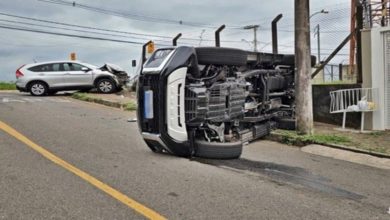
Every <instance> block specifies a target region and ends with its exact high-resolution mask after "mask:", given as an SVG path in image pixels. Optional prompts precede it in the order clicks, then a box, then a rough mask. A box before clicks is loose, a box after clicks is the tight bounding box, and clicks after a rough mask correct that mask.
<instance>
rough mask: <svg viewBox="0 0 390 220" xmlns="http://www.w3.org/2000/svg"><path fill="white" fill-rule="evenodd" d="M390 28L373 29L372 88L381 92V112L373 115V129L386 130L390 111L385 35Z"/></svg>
mask: <svg viewBox="0 0 390 220" xmlns="http://www.w3.org/2000/svg"><path fill="white" fill-rule="evenodd" d="M389 31H390V27H378V28H373V29H371V51H372V53H371V79H372V81H371V82H372V87H375V88H378V91H379V100H380V101H379V104H378V106H379V110H378V111H375V112H374V113H373V114H372V115H373V116H372V120H373V129H374V130H384V129H386V124H385V120H386V113H387V111H390V109H386V105H385V98H386V97H385V82H386V78H385V75H386V74H385V71H386V69H385V63H384V61H385V48H384V33H386V32H389Z"/></svg>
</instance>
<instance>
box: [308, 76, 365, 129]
mask: <svg viewBox="0 0 390 220" xmlns="http://www.w3.org/2000/svg"><path fill="white" fill-rule="evenodd" d="M353 88H361V85H360V84H336V85H313V117H314V121H317V122H324V123H328V124H335V125H340V127H341V124H342V122H343V114H342V113H335V114H330V113H329V109H330V95H329V92H330V91H335V90H339V89H353ZM360 117H361V113H359V112H353V113H347V120H346V126H347V127H350V128H360Z"/></svg>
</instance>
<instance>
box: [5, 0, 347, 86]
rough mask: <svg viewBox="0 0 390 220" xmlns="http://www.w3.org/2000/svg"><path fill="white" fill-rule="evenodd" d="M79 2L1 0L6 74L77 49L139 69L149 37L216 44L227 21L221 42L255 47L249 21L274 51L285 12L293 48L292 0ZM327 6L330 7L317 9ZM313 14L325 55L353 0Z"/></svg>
mask: <svg viewBox="0 0 390 220" xmlns="http://www.w3.org/2000/svg"><path fill="white" fill-rule="evenodd" d="M74 2H75V5H74V6H73V4H72V3H73V1H70V0H0V33H1V34H0V45H1V47H0V67H1V68H0V81H15V71H16V69H18V68H19V67H20V66H21V65H23V64H29V63H34V62H44V61H52V60H67V59H69V56H70V53H72V52H74V53H76V56H77V59H78V60H81V61H83V62H87V63H91V64H94V65H96V66H102V65H103V64H104V63H114V64H117V65H119V66H121V67H122V68H123V69H125V70H126V71H127V72H128V73H129V74H130V75H133V74H135V71H136V68H134V67H132V66H131V60H134V59H135V60H137V61H138V60H139V59H140V57H141V51H142V46H141V45H142V44H144V43H146V42H147V41H149V40H153V41H154V42H155V43H156V47H157V48H161V47H164V46H169V45H171V41H172V39H173V38H174V37H175V36H176V35H177V34H178V33H182V38H181V39H179V40H178V45H188V46H214V45H215V42H214V32H215V30H216V29H217V28H218V27H219V26H220V25H222V24H225V25H226V28H225V29H224V30H223V31H222V32H221V46H222V47H234V48H241V49H244V50H253V49H254V45H253V40H254V36H253V35H254V33H253V30H246V29H244V28H243V27H245V26H247V25H259V29H258V31H257V42H258V50H259V51H261V52H272V46H271V21H272V20H273V18H275V17H276V16H277V15H278V14H280V13H282V14H283V18H282V19H281V20H280V21H279V23H278V29H279V32H278V41H279V53H289V54H292V53H294V1H293V0H273V1H265V0H263V1H259V0H241V1H236V0H235V1H233V0H197V1H181V0H164V1H156V0H153V1H152V0H110V1H107V0H94V1H92V0H78V1H74ZM322 9H325V10H327V11H329V13H328V14H322V13H316V12H318V11H321V10H322ZM310 14H311V15H313V17H312V18H311V19H310V22H311V31H312V32H313V33H312V34H311V45H312V46H311V48H312V54H313V55H317V53H318V50H317V39H318V38H317V36H316V35H315V34H314V28H315V26H316V25H320V48H321V51H320V54H321V60H324V59H325V58H326V57H327V56H328V55H329V54H330V53H331V52H332V50H333V49H335V48H336V47H337V46H338V44H339V43H340V42H341V41H342V40H343V39H344V38H345V37H346V36H347V35H348V32H349V27H350V24H349V19H350V1H349V0H327V1H323V0H310ZM314 14H315V15H314ZM59 23H61V24H59ZM64 24H65V25H64ZM75 25H78V26H79V27H76V26H75ZM80 26H82V27H80ZM4 27H7V28H19V29H28V30H34V31H44V32H54V33H62V34H70V35H78V36H87V37H94V38H96V37H98V38H105V39H109V40H119V41H127V42H112V41H103V40H95V39H83V38H75V37H69V36H59V35H51V34H43V33H36V32H27V31H20V30H13V29H7V28H4ZM85 27H88V28H85ZM103 29H104V30H103ZM348 52H349V48H348V47H347V46H346V47H345V48H343V50H342V51H341V52H340V54H339V55H338V56H336V57H335V58H334V59H333V60H332V62H331V63H335V64H338V63H348Z"/></svg>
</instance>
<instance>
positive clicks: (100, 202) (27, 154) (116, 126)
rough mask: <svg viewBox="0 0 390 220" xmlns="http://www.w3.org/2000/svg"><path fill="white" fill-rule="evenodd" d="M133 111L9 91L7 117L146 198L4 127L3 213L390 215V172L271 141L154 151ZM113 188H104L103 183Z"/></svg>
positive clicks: (0, 133) (0, 145)
mask: <svg viewBox="0 0 390 220" xmlns="http://www.w3.org/2000/svg"><path fill="white" fill-rule="evenodd" d="M132 116H134V115H133V114H132V113H128V112H122V111H120V110H116V109H112V108H109V107H103V106H98V105H96V104H90V103H84V102H80V101H76V100H72V99H70V98H68V97H66V96H61V95H59V96H52V97H43V98H35V97H31V96H29V95H27V94H26V95H23V94H19V93H1V92H0V122H3V123H5V124H7V125H8V126H10V127H12V128H14V129H15V130H16V131H17V132H19V133H20V135H24V136H25V137H26V138H28V139H29V140H31V141H32V142H34V143H35V144H36V145H39V146H40V147H43V148H44V149H46V150H48V151H50V152H51V153H53V154H54V155H55V156H57V157H58V158H60V159H62V160H63V161H65V162H67V163H69V164H72V165H73V166H74V167H76V168H77V169H79V170H82V171H84V172H85V173H87V174H89V175H90V176H91V177H93V178H96V179H97V180H99V181H101V182H102V183H104V184H107V185H108V186H110V187H112V189H113V190H117V191H118V192H119V193H121V195H123V196H124V197H126V196H127V198H130V199H132V200H134V201H136V202H138V203H140V204H141V205H140V207H138V206H135V208H134V207H133V208H131V207H130V206H131V204H130V205H129V204H124V203H123V201H121V199H120V198H123V197H121V196H118V197H117V198H115V196H114V197H113V195H112V194H110V190H107V192H106V191H104V190H102V188H99V187H96V186H94V185H93V184H92V183H93V181H92V180H91V182H90V181H88V178H87V180H86V179H83V178H80V176H78V175H76V174H75V173H72V172H70V171H69V170H68V169H69V168H67V167H66V166H65V167H64V166H63V165H61V164H57V163H54V162H53V161H51V160H49V159H47V158H46V157H45V156H44V155H42V154H41V153H38V152H37V151H36V150H34V149H33V148H32V147H31V146H29V145H33V144H26V143H23V142H21V141H20V140H18V139H17V138H15V136H12V135H11V134H10V133H9V132H6V131H5V130H4V126H3V127H2V129H0V219H144V218H145V215H144V214H143V213H145V212H143V211H142V210H141V211H140V208H142V207H148V208H149V209H150V210H153V211H154V212H156V213H158V214H159V215H161V216H163V217H165V218H167V219H390V214H388V213H387V212H388V211H389V207H390V171H389V170H384V169H378V168H373V167H369V166H365V165H360V164H354V163H350V162H346V161H342V160H335V159H331V158H326V157H322V156H317V155H312V154H308V153H305V152H302V151H300V150H299V149H298V148H294V147H288V146H283V145H281V144H278V143H274V142H269V141H257V142H255V143H252V144H250V145H248V146H245V148H244V153H243V155H242V157H241V158H240V159H238V160H223V161H219V160H204V159H193V160H189V159H186V158H178V157H174V156H170V155H163V154H155V153H152V152H151V151H149V149H148V148H147V147H146V145H145V144H144V143H143V141H142V139H141V137H140V135H139V133H138V130H137V125H136V124H135V123H128V122H127V119H128V118H129V117H132ZM103 188H104V187H103Z"/></svg>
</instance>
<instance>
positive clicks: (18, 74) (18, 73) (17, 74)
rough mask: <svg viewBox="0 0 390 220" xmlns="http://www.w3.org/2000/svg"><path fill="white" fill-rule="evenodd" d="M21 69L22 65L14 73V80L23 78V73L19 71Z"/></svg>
mask: <svg viewBox="0 0 390 220" xmlns="http://www.w3.org/2000/svg"><path fill="white" fill-rule="evenodd" d="M22 67H24V65H23V66H21V67H19V68H18V69H17V70H16V73H15V75H16V79H19V78H20V77H22V76H24V75H23V73H22V72H20V69H22Z"/></svg>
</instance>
